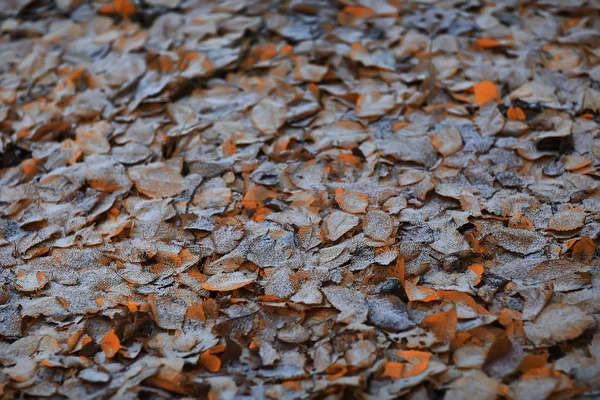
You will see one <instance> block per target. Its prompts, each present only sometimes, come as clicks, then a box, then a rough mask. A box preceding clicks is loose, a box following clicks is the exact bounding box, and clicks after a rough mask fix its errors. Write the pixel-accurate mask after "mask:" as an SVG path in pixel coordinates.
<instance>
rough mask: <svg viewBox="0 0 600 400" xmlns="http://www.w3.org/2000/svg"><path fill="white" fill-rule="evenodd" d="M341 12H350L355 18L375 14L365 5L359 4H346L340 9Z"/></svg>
mask: <svg viewBox="0 0 600 400" xmlns="http://www.w3.org/2000/svg"><path fill="white" fill-rule="evenodd" d="M342 12H344V13H346V14H350V15H352V16H354V17H356V18H361V17H372V16H374V15H375V12H374V11H373V10H371V9H370V8H367V7H360V6H348V7H346V8H344V9H343V10H342Z"/></svg>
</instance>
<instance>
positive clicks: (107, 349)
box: [100, 329, 123, 358]
mask: <svg viewBox="0 0 600 400" xmlns="http://www.w3.org/2000/svg"><path fill="white" fill-rule="evenodd" d="M100 347H101V348H102V350H103V351H104V353H106V357H108V358H113V357H114V356H115V355H116V354H117V352H118V351H119V350H121V349H122V348H123V346H121V341H120V340H119V337H118V336H117V335H116V333H115V330H114V329H111V330H110V331H109V332H108V333H107V334H106V335H105V336H104V337H103V338H102V339H100Z"/></svg>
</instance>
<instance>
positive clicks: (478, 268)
mask: <svg viewBox="0 0 600 400" xmlns="http://www.w3.org/2000/svg"><path fill="white" fill-rule="evenodd" d="M469 271H470V272H472V273H473V274H475V281H474V282H473V286H475V285H478V284H479V282H481V276H482V275H483V265H481V264H473V265H471V266H469Z"/></svg>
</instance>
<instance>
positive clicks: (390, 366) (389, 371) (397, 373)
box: [383, 361, 404, 379]
mask: <svg viewBox="0 0 600 400" xmlns="http://www.w3.org/2000/svg"><path fill="white" fill-rule="evenodd" d="M403 370H404V364H402V363H399V362H395V361H388V362H386V363H385V367H384V369H383V376H387V377H390V378H393V379H400V378H402V372H403Z"/></svg>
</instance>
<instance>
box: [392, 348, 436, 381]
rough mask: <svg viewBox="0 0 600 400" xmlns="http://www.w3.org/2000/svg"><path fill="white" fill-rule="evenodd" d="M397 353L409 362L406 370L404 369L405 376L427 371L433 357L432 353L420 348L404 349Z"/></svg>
mask: <svg viewBox="0 0 600 400" xmlns="http://www.w3.org/2000/svg"><path fill="white" fill-rule="evenodd" d="M396 354H398V356H399V357H402V358H403V359H404V360H406V361H407V362H408V363H407V364H405V365H404V370H403V371H402V377H403V378H410V377H411V376H415V375H419V374H420V373H421V372H423V371H425V370H426V369H427V366H428V365H429V359H430V358H431V353H427V352H424V351H418V350H404V351H399V352H397V353H396Z"/></svg>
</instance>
